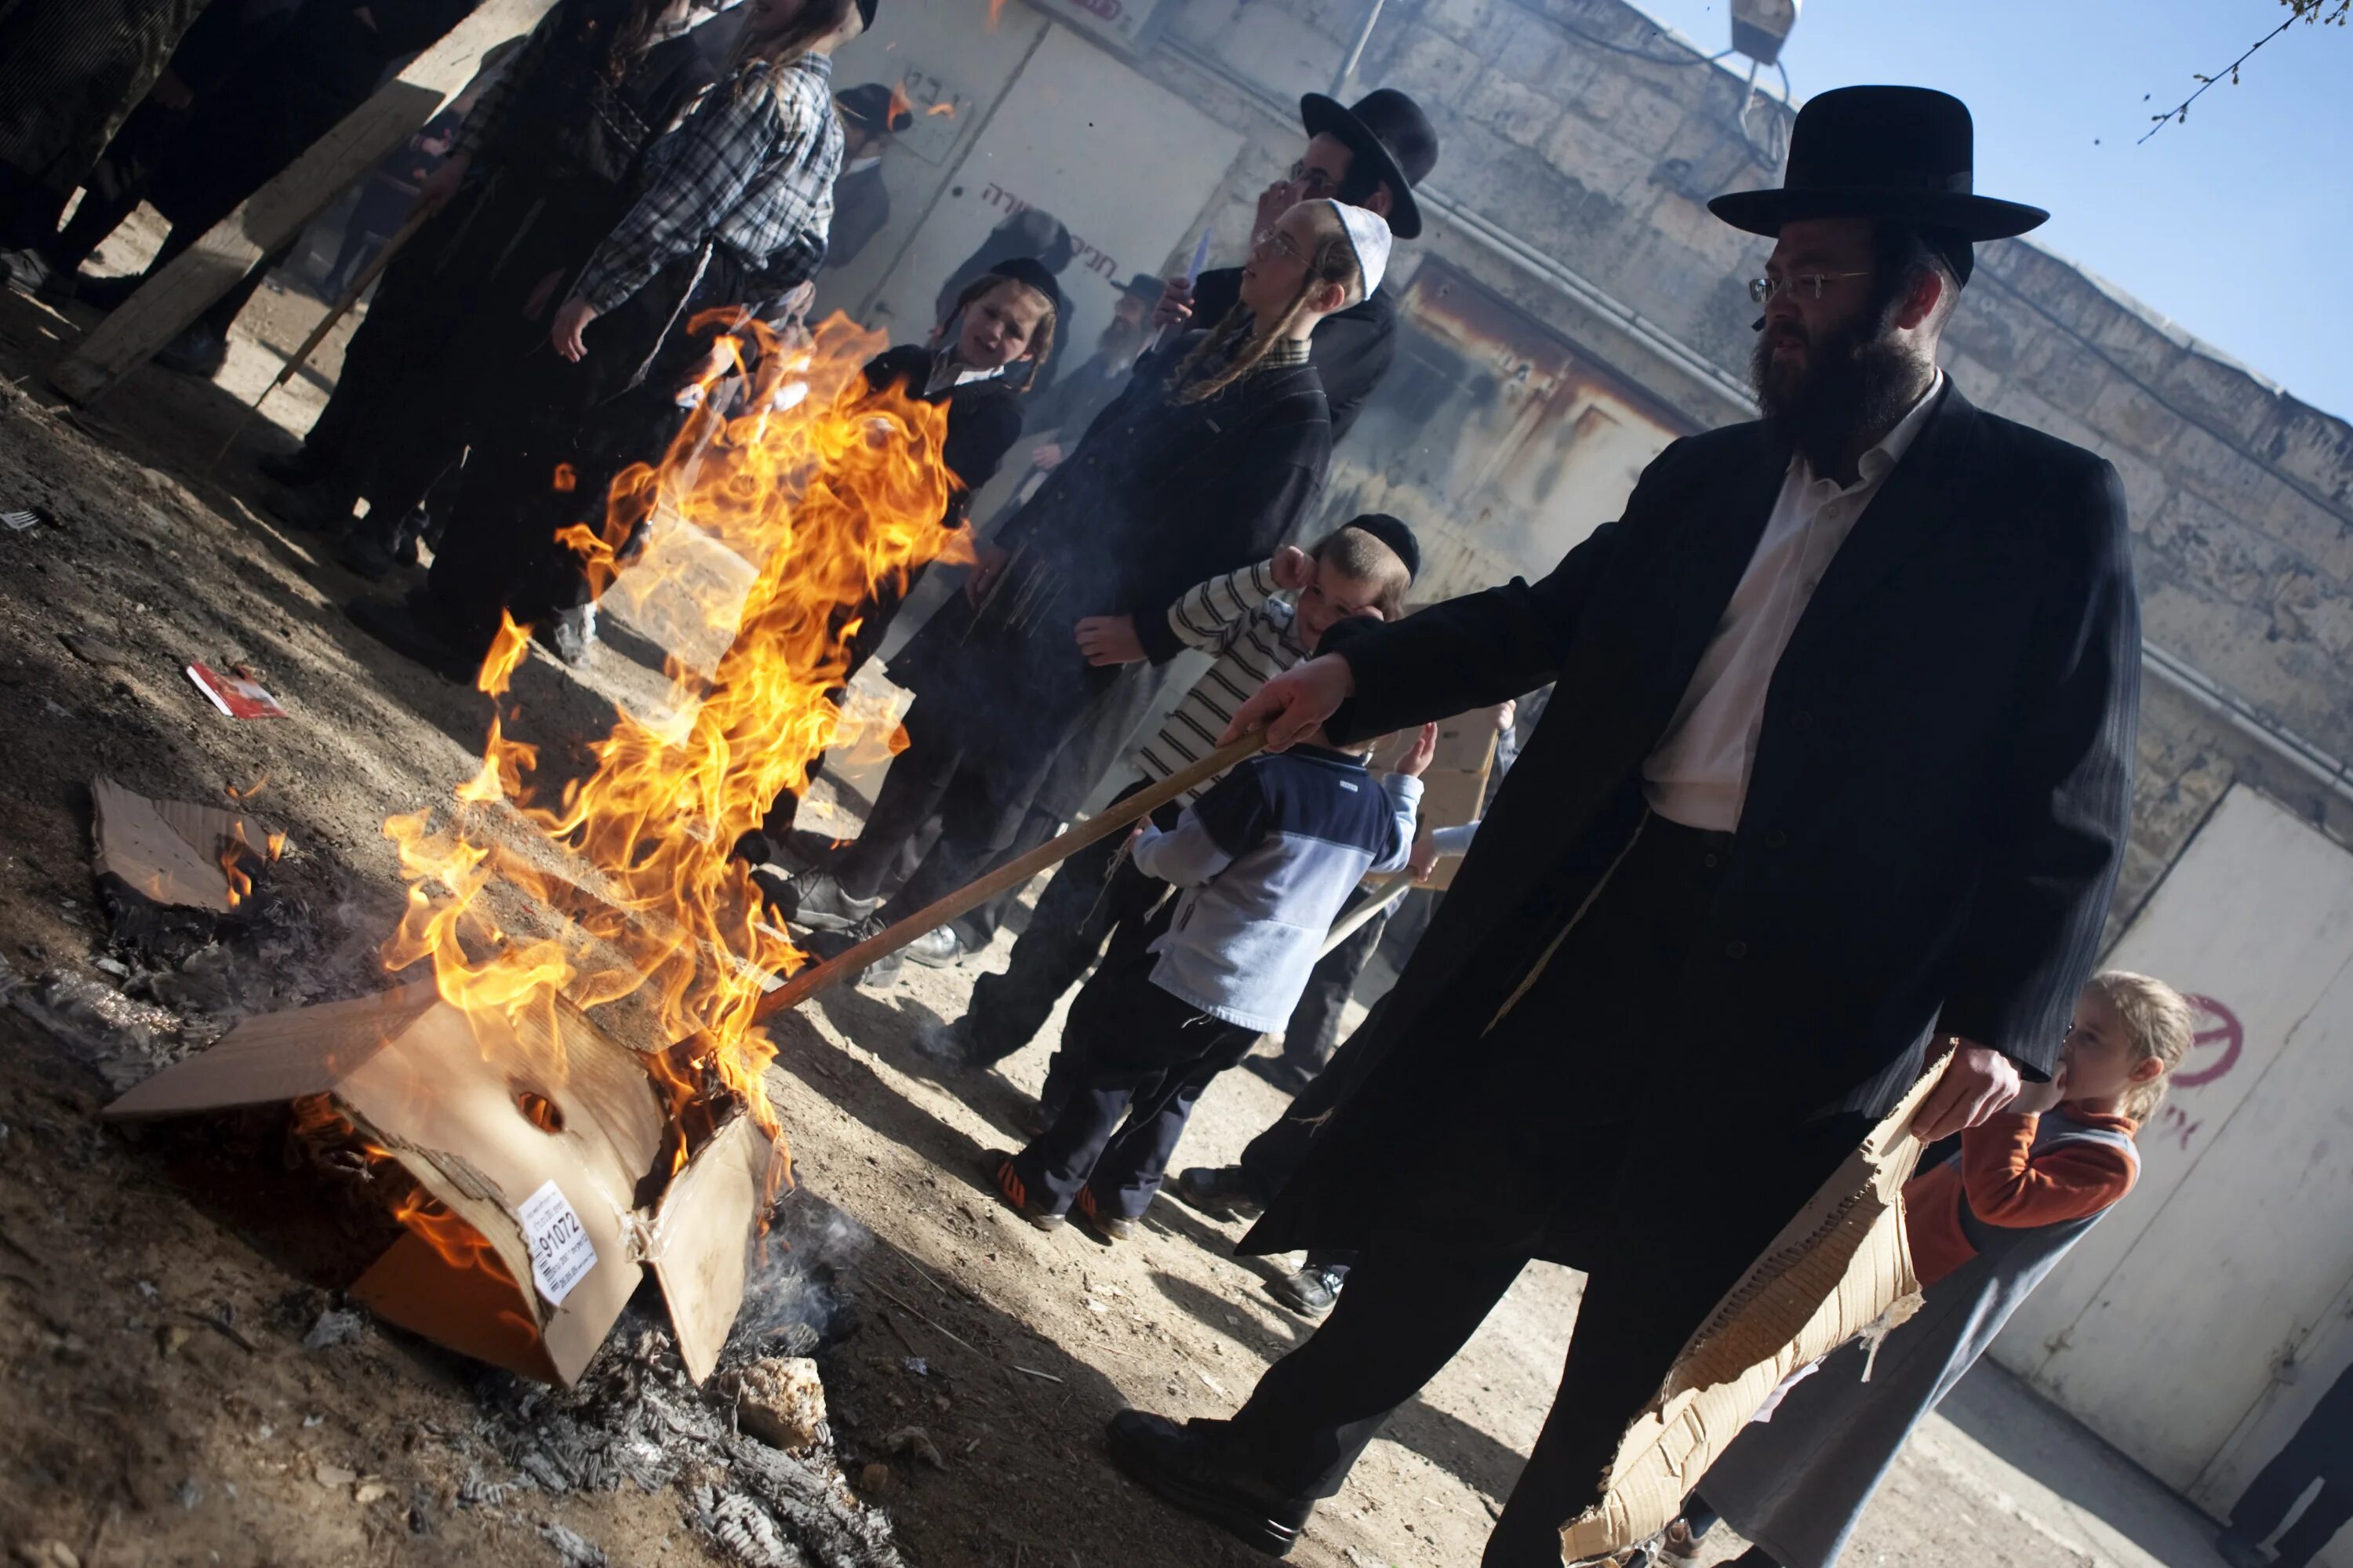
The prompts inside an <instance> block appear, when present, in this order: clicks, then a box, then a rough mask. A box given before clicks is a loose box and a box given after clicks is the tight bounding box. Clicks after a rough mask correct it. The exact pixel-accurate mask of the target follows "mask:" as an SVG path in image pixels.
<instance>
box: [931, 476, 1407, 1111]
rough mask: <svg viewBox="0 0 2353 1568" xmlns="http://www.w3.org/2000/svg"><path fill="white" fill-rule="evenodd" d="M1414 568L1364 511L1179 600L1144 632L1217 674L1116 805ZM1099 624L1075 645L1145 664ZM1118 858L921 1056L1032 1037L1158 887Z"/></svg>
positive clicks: (1112, 852)
mask: <svg viewBox="0 0 2353 1568" xmlns="http://www.w3.org/2000/svg"><path fill="white" fill-rule="evenodd" d="M1420 562H1421V549H1420V546H1419V544H1418V543H1417V541H1416V540H1415V538H1414V536H1413V531H1412V530H1411V529H1410V528H1409V527H1407V526H1406V525H1405V524H1403V523H1401V522H1399V521H1398V519H1396V518H1394V517H1391V516H1388V514H1383V513H1367V514H1364V515H1363V516H1360V517H1356V518H1353V519H1351V520H1350V521H1349V522H1347V523H1346V524H1343V525H1342V526H1341V527H1339V528H1336V529H1335V530H1333V531H1332V532H1331V533H1329V534H1327V535H1324V537H1323V538H1321V539H1319V540H1317V541H1316V542H1315V544H1314V546H1312V547H1310V548H1309V549H1306V550H1301V549H1298V548H1296V547H1294V546H1284V547H1283V548H1282V550H1280V551H1278V552H1276V554H1275V556H1274V557H1273V558H1272V559H1271V560H1267V561H1261V562H1260V563H1258V564H1257V565H1255V566H1250V567H1243V568H1242V569H1241V570H1240V571H1237V572H1233V573H1230V574H1229V575H1227V576H1225V577H1212V578H1210V579H1209V580H1208V582H1205V583H1202V584H1200V585H1199V586H1198V587H1197V588H1193V589H1192V590H1190V591H1189V592H1187V594H1185V595H1184V597H1182V598H1181V599H1177V601H1176V603H1175V604H1173V605H1171V606H1170V607H1169V609H1168V617H1167V626H1166V630H1160V629H1157V628H1155V630H1154V635H1155V637H1157V636H1166V637H1171V638H1173V639H1175V640H1176V641H1180V642H1183V643H1185V644H1187V645H1188V646H1190V647H1194V648H1198V649H1200V650H1201V651H1202V652H1207V653H1211V654H1214V655H1216V658H1217V662H1216V663H1214V664H1212V665H1210V666H1209V671H1208V673H1207V674H1205V675H1203V676H1202V677H1201V678H1200V679H1199V680H1198V681H1196V682H1195V683H1193V688H1192V690H1191V691H1189V692H1187V693H1186V694H1185V697H1184V700H1183V701H1181V702H1179V703H1178V704H1177V705H1176V708H1175V710H1174V711H1172V712H1171V713H1170V714H1169V715H1168V719H1167V722H1166V724H1164V725H1163V726H1161V728H1160V732H1159V734H1158V735H1157V736H1155V737H1154V738H1153V739H1152V740H1151V741H1149V742H1148V743H1146V744H1145V745H1144V746H1142V747H1138V748H1137V749H1136V753H1135V765H1136V769H1137V771H1138V772H1139V773H1140V774H1141V777H1140V778H1138V779H1136V780H1135V781H1134V783H1132V784H1130V785H1129V786H1128V787H1127V789H1124V790H1122V791H1121V794H1122V796H1126V795H1132V794H1134V792H1135V791H1136V790H1138V789H1145V788H1147V787H1148V786H1150V785H1152V784H1155V783H1157V782H1159V781H1160V780H1161V779H1166V778H1167V777H1168V776H1169V775H1170V774H1172V773H1174V772H1176V771H1177V770H1179V769H1180V768H1187V767H1190V766H1191V765H1192V764H1193V763H1195V762H1197V761H1198V760H1199V759H1200V758H1203V757H1205V756H1207V755H1208V753H1210V752H1211V751H1214V750H1216V749H1217V737H1218V736H1219V732H1221V731H1222V730H1223V729H1224V728H1225V727H1226V725H1227V723H1228V721H1229V720H1230V719H1231V718H1232V717H1233V713H1234V710H1235V709H1236V708H1238V707H1240V705H1241V704H1242V702H1243V700H1244V699H1245V698H1247V697H1249V696H1250V694H1251V693H1253V692H1255V691H1257V690H1258V689H1259V687H1260V686H1261V685H1263V684H1265V683H1266V682H1267V680H1268V679H1269V678H1270V677H1271V676H1273V675H1275V674H1277V673H1281V672H1282V671H1284V670H1288V669H1290V668H1291V667H1292V666H1293V664H1296V663H1298V662H1300V661H1301V660H1303V659H1304V658H1306V657H1307V655H1308V652H1309V651H1310V650H1312V649H1313V648H1314V646H1315V644H1316V643H1317V642H1318V641H1321V640H1322V638H1323V636H1324V632H1326V631H1327V630H1330V629H1331V628H1332V627H1333V626H1334V625H1335V624H1336V623H1337V622H1339V621H1341V620H1346V619H1347V618H1349V617H1351V616H1356V615H1374V616H1377V617H1379V618H1380V619H1382V620H1395V619H1397V617H1398V616H1399V615H1400V614H1402V613H1403V612H1404V609H1405V596H1406V593H1407V591H1408V590H1409V589H1410V588H1412V586H1413V574H1414V572H1415V570H1416V569H1417V568H1418V567H1419V565H1420ZM1286 595H1287V596H1289V597H1288V598H1286V597H1284V596H1286ZM1111 619H1113V620H1124V619H1125V618H1124V617H1117V618H1111ZM1101 621H1102V618H1097V619H1096V620H1092V621H1082V622H1081V623H1080V627H1079V635H1080V640H1081V642H1082V646H1086V645H1088V644H1089V643H1092V649H1093V650H1096V651H1095V652H1092V654H1091V656H1092V657H1095V658H1096V659H1097V660H1098V661H1103V660H1109V661H1110V662H1122V660H1123V659H1128V660H1132V659H1140V658H1142V657H1144V656H1145V643H1144V640H1143V638H1142V637H1141V636H1140V635H1139V631H1140V629H1138V628H1136V627H1134V626H1132V625H1131V626H1124V627H1123V626H1112V625H1104V624H1102V623H1101ZM1131 650H1132V651H1131ZM1203 789H1208V785H1204V786H1202V789H1196V790H1194V791H1193V792H1192V793H1191V794H1189V795H1187V796H1186V797H1185V798H1183V799H1181V800H1176V801H1172V802H1171V803H1170V804H1168V805H1166V806H1164V807H1162V808H1161V809H1160V810H1158V811H1156V812H1155V813H1154V816H1153V821H1154V824H1155V826H1157V827H1159V828H1160V829H1162V830H1163V831H1166V829H1168V828H1171V827H1173V826H1175V824H1176V815H1177V813H1178V812H1179V811H1180V810H1183V809H1184V807H1186V806H1187V805H1189V804H1190V803H1191V802H1192V801H1193V800H1196V799H1198V797H1199V796H1200V794H1201V793H1202V790H1203ZM1119 847H1120V846H1119V844H1118V842H1116V841H1110V842H1103V843H1100V844H1097V845H1094V846H1093V847H1092V848H1090V849H1085V850H1082V851H1080V852H1079V853H1077V854H1074V855H1072V856H1071V858H1070V859H1069V860H1067V861H1065V862H1063V863H1062V864H1061V865H1060V867H1059V868H1057V869H1056V871H1055V873H1054V875H1053V878H1052V879H1051V880H1050V881H1049V882H1048V883H1047V885H1046V888H1045V891H1044V892H1043V893H1041V894H1040V895H1039V898H1038V907H1037V909H1036V911H1035V912H1034V913H1033V914H1032V915H1031V916H1030V919H1029V927H1028V928H1027V929H1025V930H1024V931H1023V932H1022V934H1021V937H1020V939H1019V940H1018V941H1017V942H1015V943H1014V945H1013V956H1012V961H1011V963H1010V965H1009V966H1008V968H1007V969H1006V971H1005V972H1004V973H1003V974H1001V975H999V974H989V975H983V976H982V977H981V979H980V981H979V983H978V984H977V985H976V986H975V987H974V988H973V993H972V1008H971V1011H970V1012H966V1013H965V1016H964V1017H963V1018H961V1019H958V1020H957V1021H956V1022H954V1023H952V1024H947V1025H944V1026H942V1027H940V1028H938V1029H936V1030H934V1031H933V1032H932V1033H929V1034H928V1035H926V1036H925V1038H924V1040H923V1046H924V1048H925V1049H926V1050H927V1051H929V1052H930V1053H931V1054H934V1055H935V1056H938V1057H940V1058H942V1059H943V1060H945V1061H948V1062H951V1063H955V1064H958V1065H967V1066H975V1067H986V1066H988V1065H992V1064H994V1063H997V1062H1000V1061H1002V1060H1004V1059H1005V1058H1006V1057H1008V1056H1010V1055H1011V1054H1013V1053H1015V1052H1016V1051H1018V1050H1020V1049H1021V1047H1023V1046H1024V1045H1027V1044H1029V1042H1030V1041H1031V1040H1032V1039H1033V1038H1035V1037H1036V1035H1037V1033H1038V1031H1039V1029H1040V1028H1041V1027H1043V1026H1044V1024H1045V1022H1046V1019H1047V1016H1048V1015H1049V1014H1050V1013H1051V1012H1053V1010H1054V1004H1055V1003H1056V1002H1057V1001H1060V1000H1061V997H1062V993H1063V992H1065V991H1069V990H1070V989H1071V986H1073V985H1075V984H1077V983H1078V981H1079V980H1080V978H1081V977H1082V976H1083V975H1084V974H1085V973H1086V972H1087V969H1088V966H1090V965H1091V964H1092V963H1093V962H1094V961H1095V958H1096V956H1097V954H1099V953H1100V952H1102V951H1103V944H1104V941H1105V939H1106V938H1111V937H1113V933H1114V932H1116V931H1120V930H1129V931H1131V932H1133V930H1134V928H1135V927H1140V926H1141V925H1142V923H1143V918H1144V916H1145V915H1147V914H1149V913H1150V912H1151V910H1152V907H1153V906H1154V905H1155V904H1157V903H1158V902H1159V901H1160V898H1161V896H1162V895H1164V894H1165V893H1166V891H1167V888H1166V885H1165V884H1163V883H1161V882H1160V881H1158V880H1156V879H1155V878H1153V877H1150V876H1146V875H1145V874H1143V873H1142V872H1140V871H1138V870H1136V869H1135V868H1134V865H1133V864H1132V863H1130V862H1129V861H1128V859H1127V858H1126V857H1125V856H1124V855H1122V854H1120V853H1119Z"/></svg>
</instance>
